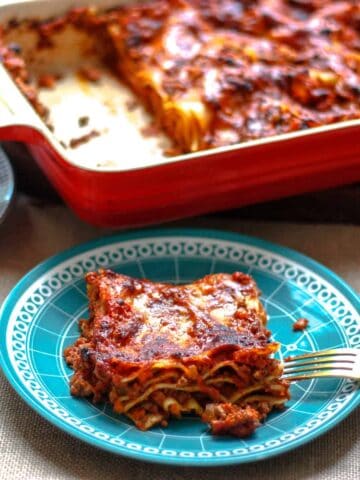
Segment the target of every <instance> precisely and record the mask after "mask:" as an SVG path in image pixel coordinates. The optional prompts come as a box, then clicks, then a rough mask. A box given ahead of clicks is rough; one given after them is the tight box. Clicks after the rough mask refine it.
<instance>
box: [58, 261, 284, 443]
mask: <svg viewBox="0 0 360 480" xmlns="http://www.w3.org/2000/svg"><path fill="white" fill-rule="evenodd" d="M86 281H87V288H88V296H89V306H90V309H89V310H90V318H89V319H88V320H81V321H80V329H81V336H80V337H79V339H78V340H77V341H76V342H75V343H74V345H72V346H70V347H68V348H67V349H66V350H65V358H66V361H67V363H68V364H69V365H70V366H71V367H72V368H73V369H74V374H73V376H72V378H71V393H72V394H73V395H75V396H79V397H90V398H92V400H93V401H94V402H101V401H105V402H110V404H111V405H112V407H113V409H114V411H115V412H116V413H121V414H125V415H127V416H128V417H130V418H131V419H132V420H133V422H134V423H135V425H136V426H137V427H138V428H139V429H141V430H147V429H149V428H151V427H153V426H155V425H161V426H166V425H167V423H168V421H169V419H170V418H172V417H175V418H180V417H181V416H182V415H183V414H189V413H191V414H195V415H199V416H201V418H202V419H203V420H204V421H205V422H208V423H209V425H210V427H211V431H212V433H213V434H215V435H216V434H230V435H235V436H239V437H243V436H247V435H249V434H251V433H252V432H253V431H254V430H255V429H256V428H257V427H258V426H259V425H260V422H261V420H262V419H264V418H265V417H266V415H267V414H268V413H269V412H270V411H271V410H272V409H273V408H282V407H283V406H284V404H285V402H286V401H287V400H288V399H289V385H288V383H287V382H286V381H285V380H283V379H282V378H281V375H282V365H281V363H280V362H279V361H278V360H276V359H274V358H273V357H272V354H273V353H274V352H276V351H277V350H278V348H279V345H278V344H277V343H275V342H273V341H271V339H270V332H269V330H267V329H266V313H265V311H264V309H263V307H262V305H261V303H260V301H259V291H258V289H257V286H256V284H255V282H254V280H253V279H252V278H251V277H250V276H248V275H245V274H243V273H239V272H235V273H233V274H222V273H218V274H213V275H208V276H206V277H204V278H202V279H200V280H197V281H195V282H193V283H191V284H187V285H180V286H179V285H170V284H163V283H154V282H151V281H149V280H139V279H135V278H130V277H127V276H125V275H121V274H117V273H114V272H112V271H110V270H100V271H98V272H92V273H88V274H87V275H86Z"/></svg>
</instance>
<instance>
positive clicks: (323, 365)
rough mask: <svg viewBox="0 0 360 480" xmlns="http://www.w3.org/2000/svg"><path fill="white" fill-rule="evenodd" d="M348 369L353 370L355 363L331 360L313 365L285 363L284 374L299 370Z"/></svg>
mask: <svg viewBox="0 0 360 480" xmlns="http://www.w3.org/2000/svg"><path fill="white" fill-rule="evenodd" d="M329 369H333V370H339V369H341V370H348V371H350V372H351V371H352V370H353V363H343V362H330V363H321V364H319V365H316V364H312V365H302V364H299V365H291V366H289V367H288V366H287V365H285V368H284V374H290V373H299V372H309V371H310V372H314V373H315V372H317V371H323V370H329Z"/></svg>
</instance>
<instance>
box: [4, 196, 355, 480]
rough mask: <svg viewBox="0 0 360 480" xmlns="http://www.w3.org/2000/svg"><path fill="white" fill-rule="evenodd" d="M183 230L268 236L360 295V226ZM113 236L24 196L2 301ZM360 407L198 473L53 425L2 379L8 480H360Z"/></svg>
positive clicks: (208, 223)
mask: <svg viewBox="0 0 360 480" xmlns="http://www.w3.org/2000/svg"><path fill="white" fill-rule="evenodd" d="M176 225H184V226H185V225H186V226H198V227H208V228H223V229H227V230H233V231H239V232H242V233H247V234H251V235H257V236H261V237H263V238H266V239H268V240H271V241H275V242H279V243H282V244H283V245H287V246H289V247H293V248H296V249H298V250H299V251H302V252H304V253H306V254H308V255H310V256H312V257H314V258H315V259H317V260H318V261H320V262H322V263H324V264H326V265H327V266H329V267H330V268H332V269H333V270H335V271H336V272H337V273H338V274H340V275H341V276H343V277H344V278H345V279H346V280H347V281H348V282H349V283H350V284H351V285H352V286H353V287H354V288H355V289H357V290H358V291H360V227H355V226H354V227H352V226H340V225H331V226H329V225H328V226H325V225H295V224H285V223H278V224H275V223H258V222H244V221H240V220H237V219H236V218H229V217H227V218H226V219H225V218H222V216H221V214H219V215H218V216H212V217H201V218H199V219H196V220H186V221H182V222H177V223H176ZM108 233H110V232H109V231H104V230H100V229H96V228H92V227H89V226H87V225H84V224H83V223H81V222H80V221H79V220H77V219H76V218H75V217H74V216H73V214H72V213H70V212H69V210H67V209H66V208H65V207H63V206H40V205H37V206H36V205H34V204H31V202H30V201H29V200H28V199H26V198H25V197H20V198H18V200H17V202H16V204H15V206H14V208H13V210H12V212H11V213H10V215H9V217H8V218H7V219H6V221H5V223H4V224H3V225H1V226H0V302H2V300H3V299H4V297H5V295H6V294H7V293H8V292H9V290H10V289H11V287H12V286H13V284H14V283H15V282H16V281H17V280H18V279H19V278H21V276H22V275H23V274H24V273H25V272H26V271H27V270H29V269H30V268H31V267H33V266H34V265H35V264H37V263H38V262H39V261H41V260H44V259H45V258H47V257H48V256H49V255H52V254H54V253H57V252H59V251H61V250H63V249H64V248H67V247H70V246H72V245H75V244H77V243H80V242H82V241H85V240H89V239H91V238H94V237H97V236H100V235H105V234H108ZM359 472H360V409H358V410H357V411H356V412H354V413H353V414H352V415H350V416H349V417H348V418H347V419H346V420H345V421H343V422H342V423H341V424H340V425H338V426H337V427H335V428H334V429H333V430H332V431H330V432H329V433H327V434H325V435H323V436H322V437H320V438H318V439H317V440H315V441H313V442H312V443H310V444H308V445H305V446H303V447H301V448H299V449H297V450H294V451H293V452H290V453H288V454H285V455H283V456H280V457H277V458H274V459H270V460H266V461H264V462H258V463H254V464H248V465H241V466H234V467H224V468H214V469H204V468H201V469H194V468H191V469H189V468H181V467H176V468H172V467H164V466H160V465H152V464H145V463H141V462H137V461H134V460H127V459H125V458H121V457H116V456H114V455H111V454H109V453H106V452H102V451H100V450H97V449H95V448H94V447H91V446H89V445H86V444H84V443H82V442H80V441H78V440H76V439H74V438H72V437H70V436H68V435H67V434H65V433H63V432H61V431H59V430H57V429H56V428H55V427H53V426H52V425H50V424H48V423H47V422H46V421H45V420H43V419H42V418H41V417H40V416H39V415H37V414H36V413H34V412H33V411H32V410H31V409H30V408H29V407H27V406H26V405H25V404H24V402H23V401H22V400H21V399H20V398H19V397H18V396H17V394H15V393H14V392H13V391H12V389H11V387H10V386H9V384H8V382H7V381H6V380H5V378H4V377H3V376H2V374H0V479H1V480H2V479H6V480H7V479H9V480H11V479H56V480H57V479H58V480H60V479H61V480H65V479H66V480H68V479H87V480H95V479H102V478H106V479H107V480H112V479H116V480H125V479H126V480H140V479H149V480H164V479H172V480H195V479H196V480H219V479H221V480H230V479H234V480H235V479H237V480H239V479H247V478H251V480H265V479H268V480H272V479H276V480H292V479H296V480H297V479H299V480H305V479H314V480H330V479H331V480H333V479H335V480H337V479H339V480H355V479H358V478H360V474H359Z"/></svg>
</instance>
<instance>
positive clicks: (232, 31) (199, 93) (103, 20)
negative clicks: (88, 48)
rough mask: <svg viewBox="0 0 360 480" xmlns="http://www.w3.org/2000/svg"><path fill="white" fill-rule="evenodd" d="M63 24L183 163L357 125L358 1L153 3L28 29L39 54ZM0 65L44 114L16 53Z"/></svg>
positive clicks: (7, 53) (86, 11) (87, 12)
mask: <svg viewBox="0 0 360 480" xmlns="http://www.w3.org/2000/svg"><path fill="white" fill-rule="evenodd" d="M68 25H71V26H73V27H75V28H76V29H78V30H81V31H82V32H86V33H87V34H89V36H90V37H91V38H93V39H94V43H95V44H96V49H97V51H98V54H99V55H100V57H102V59H103V62H104V63H106V65H108V66H109V67H110V69H111V70H112V71H113V72H115V74H116V76H118V77H119V78H120V79H121V80H122V81H125V82H126V83H127V84H128V85H129V86H130V87H131V89H132V90H133V91H134V92H135V93H136V95H137V96H138V98H139V99H140V100H141V101H142V102H143V104H144V105H145V106H146V107H147V109H148V110H149V111H150V112H151V113H152V114H153V116H154V120H155V122H156V125H157V127H158V128H161V129H162V130H163V131H165V132H166V133H167V134H168V136H169V137H170V138H171V139H172V140H173V141H174V145H175V149H174V151H175V152H178V153H181V152H183V153H186V152H194V151H198V150H203V149H208V148H213V147H219V146H224V145H230V144H236V143H239V142H243V141H246V140H251V139H258V138H263V137H267V136H271V135H277V134H281V133H286V132H292V131H296V130H301V129H307V128H311V127H315V126H319V125H325V124H329V123H334V122H340V121H344V120H350V119H355V118H360V87H359V85H360V28H359V25H360V2H358V1H357V0H342V1H334V0H148V1H143V2H135V3H134V2H126V3H125V5H122V6H120V7H117V8H114V9H111V10H108V11H105V12H103V11H100V10H98V9H96V8H92V7H88V8H79V9H75V10H72V11H70V12H69V13H68V14H66V15H65V16H64V17H62V18H56V19H52V20H49V21H46V22H32V23H30V24H29V26H30V27H31V28H32V29H33V30H34V31H36V33H37V35H38V36H39V42H38V45H39V48H41V49H44V48H51V44H52V37H53V36H54V35H56V34H58V32H59V31H61V30H62V29H64V28H66V26H68ZM8 28H10V29H11V26H10V27H8ZM4 31H6V29H5V30H4ZM0 55H1V56H2V57H3V61H4V65H5V66H6V67H7V68H8V69H9V70H10V72H12V74H13V76H14V77H15V80H16V82H17V84H18V85H19V86H20V88H21V89H22V90H23V92H24V93H25V94H26V95H27V96H28V98H29V99H30V101H31V102H32V103H33V104H34V105H35V107H36V108H37V110H38V112H40V114H44V112H45V110H44V109H43V108H42V106H41V105H39V102H38V99H37V96H36V89H35V90H34V88H33V87H32V86H29V83H31V79H30V78H29V76H28V75H27V73H26V65H24V64H21V53H20V54H19V52H18V51H16V49H15V51H14V50H12V49H11V46H10V48H9V47H7V46H3V47H2V49H1V50H0Z"/></svg>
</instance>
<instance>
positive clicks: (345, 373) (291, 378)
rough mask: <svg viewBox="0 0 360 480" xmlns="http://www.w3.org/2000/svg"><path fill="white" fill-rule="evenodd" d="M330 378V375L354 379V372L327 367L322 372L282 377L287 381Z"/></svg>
mask: <svg viewBox="0 0 360 480" xmlns="http://www.w3.org/2000/svg"><path fill="white" fill-rule="evenodd" d="M329 377H330V378H331V377H340V378H350V379H354V374H353V372H352V371H346V370H337V369H329V370H324V371H322V372H312V373H303V374H300V375H294V374H289V375H286V374H285V375H284V376H283V378H284V379H285V380H288V381H289V382H292V381H296V380H309V379H312V378H329Z"/></svg>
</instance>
